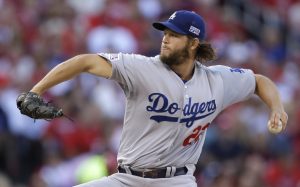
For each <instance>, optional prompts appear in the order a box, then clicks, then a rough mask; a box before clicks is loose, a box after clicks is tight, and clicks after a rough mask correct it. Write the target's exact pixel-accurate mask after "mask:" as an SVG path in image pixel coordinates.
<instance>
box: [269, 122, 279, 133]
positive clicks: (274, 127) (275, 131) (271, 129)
mask: <svg viewBox="0 0 300 187" xmlns="http://www.w3.org/2000/svg"><path fill="white" fill-rule="evenodd" d="M282 128H283V126H282V122H281V120H279V122H278V124H277V126H272V125H271V121H270V120H269V121H268V129H269V131H270V132H271V133H273V134H277V133H280V132H281V131H282Z"/></svg>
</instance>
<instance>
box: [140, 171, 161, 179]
mask: <svg viewBox="0 0 300 187" xmlns="http://www.w3.org/2000/svg"><path fill="white" fill-rule="evenodd" d="M142 176H143V178H158V172H157V171H156V170H146V171H143V172H142Z"/></svg>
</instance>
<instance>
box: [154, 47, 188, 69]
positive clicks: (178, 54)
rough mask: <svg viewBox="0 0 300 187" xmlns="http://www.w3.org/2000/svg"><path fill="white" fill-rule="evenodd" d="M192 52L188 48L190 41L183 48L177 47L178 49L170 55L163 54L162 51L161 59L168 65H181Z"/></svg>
mask: <svg viewBox="0 0 300 187" xmlns="http://www.w3.org/2000/svg"><path fill="white" fill-rule="evenodd" d="M189 56H190V53H189V50H188V43H186V45H185V46H184V47H183V48H182V49H177V50H176V51H173V52H171V53H170V54H169V55H162V54H161V53H160V56H159V58H160V60H161V61H162V62H163V63H165V64H167V65H168V66H172V65H180V64H183V63H184V61H185V60H186V59H187V58H189Z"/></svg>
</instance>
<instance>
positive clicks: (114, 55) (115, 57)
mask: <svg viewBox="0 0 300 187" xmlns="http://www.w3.org/2000/svg"><path fill="white" fill-rule="evenodd" d="M108 59H109V60H110V61H115V60H120V54H109V55H108Z"/></svg>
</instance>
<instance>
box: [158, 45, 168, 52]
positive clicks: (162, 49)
mask: <svg viewBox="0 0 300 187" xmlns="http://www.w3.org/2000/svg"><path fill="white" fill-rule="evenodd" d="M160 50H161V51H169V50H170V48H168V47H166V46H162V47H161V49H160Z"/></svg>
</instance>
